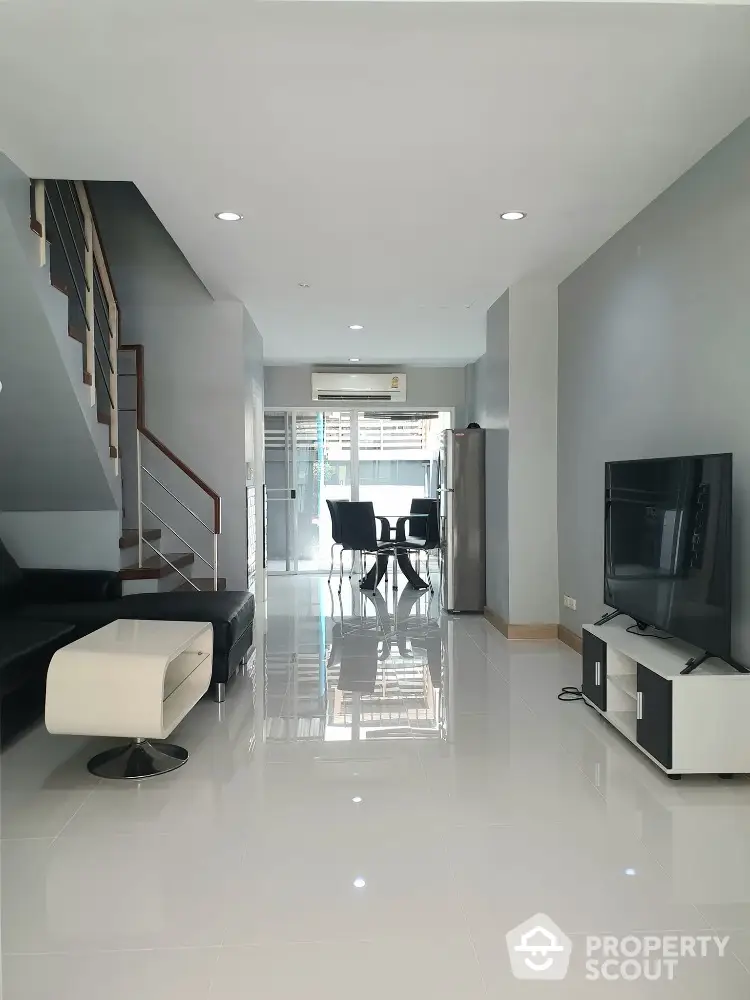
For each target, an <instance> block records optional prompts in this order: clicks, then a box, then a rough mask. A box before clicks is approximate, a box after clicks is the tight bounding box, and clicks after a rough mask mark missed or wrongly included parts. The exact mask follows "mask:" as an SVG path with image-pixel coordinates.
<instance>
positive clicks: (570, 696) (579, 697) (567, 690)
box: [557, 685, 583, 701]
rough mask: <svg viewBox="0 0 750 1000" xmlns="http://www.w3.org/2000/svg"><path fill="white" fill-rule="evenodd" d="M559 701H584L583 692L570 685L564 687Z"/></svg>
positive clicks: (558, 698) (558, 697)
mask: <svg viewBox="0 0 750 1000" xmlns="http://www.w3.org/2000/svg"><path fill="white" fill-rule="evenodd" d="M557 700H558V701H583V691H581V689H580V688H577V687H572V686H571V685H568V686H567V687H564V688H563V689H562V691H561V692H560V694H559V695H558V696H557Z"/></svg>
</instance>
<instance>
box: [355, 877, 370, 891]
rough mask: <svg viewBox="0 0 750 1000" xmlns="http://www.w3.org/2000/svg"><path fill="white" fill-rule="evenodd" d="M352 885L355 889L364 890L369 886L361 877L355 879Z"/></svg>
mask: <svg viewBox="0 0 750 1000" xmlns="http://www.w3.org/2000/svg"><path fill="white" fill-rule="evenodd" d="M352 884H353V886H354V888H355V889H364V887H365V886H366V885H367V882H365V880H364V879H363V878H361V877H360V878H355V880H354V882H353V883H352Z"/></svg>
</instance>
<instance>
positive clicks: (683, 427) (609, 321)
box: [558, 122, 750, 663]
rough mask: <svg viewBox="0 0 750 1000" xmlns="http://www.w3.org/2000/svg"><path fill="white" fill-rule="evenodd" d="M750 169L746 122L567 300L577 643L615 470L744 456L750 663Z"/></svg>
mask: <svg viewBox="0 0 750 1000" xmlns="http://www.w3.org/2000/svg"><path fill="white" fill-rule="evenodd" d="M749 165H750V122H746V123H745V124H743V125H742V126H741V127H740V128H739V129H737V130H736V131H735V132H734V133H733V134H732V135H731V136H729V138H727V139H726V140H725V141H724V142H722V143H721V144H720V145H719V146H717V147H716V148H715V149H713V150H712V151H711V152H710V153H709V154H708V155H707V156H705V157H704V158H703V159H702V160H701V161H700V162H699V163H698V164H697V165H696V166H695V167H693V168H692V169H691V170H690V171H688V172H687V173H686V174H685V175H684V176H683V177H681V178H680V179H679V180H678V181H677V182H676V183H675V184H674V185H673V186H672V187H671V188H669V189H668V190H667V191H666V192H665V193H664V194H663V195H661V196H660V197H659V198H658V199H657V200H656V201H655V202H653V203H652V204H651V205H650V206H649V207H648V208H647V209H646V210H645V211H644V212H642V213H641V214H640V215H639V216H637V217H636V218H635V219H634V220H633V221H632V222H631V223H629V224H628V225H627V226H626V227H625V228H624V229H622V230H621V231H620V232H619V233H617V234H616V235H615V236H614V237H613V238H612V239H611V240H609V242H608V243H606V244H605V245H604V246H603V247H602V248H601V249H600V250H599V251H598V252H597V253H596V254H594V256H593V257H591V258H590V259H589V260H588V261H586V263H585V264H583V265H582V266H581V267H580V268H579V269H578V270H577V271H575V272H574V273H573V274H572V275H571V276H570V277H569V278H568V279H567V280H566V281H565V282H564V283H563V284H562V285H561V286H560V290H559V385H558V388H559V412H558V417H559V425H558V442H559V479H558V528H559V557H560V561H559V566H560V591H561V607H560V620H561V622H562V623H563V624H564V625H566V626H567V627H568V628H571V629H574V630H575V631H580V627H581V625H582V624H584V623H586V622H590V621H592V620H594V619H596V618H597V616H598V615H599V614H600V613H601V612H602V611H603V606H602V601H601V593H602V561H603V532H602V520H603V491H604V463H605V461H606V460H608V459H625V458H642V457H654V456H659V455H680V454H696V453H706V452H718V451H731V452H733V453H734V542H735V544H734V560H735V562H734V597H733V599H734V655H735V656H736V657H737V658H739V659H742V660H744V661H746V662H749V663H750V608H749V607H748V594H749V592H750V433H748V427H749V426H750V270H749V268H750V172H749V170H750V167H749ZM562 593H567V594H570V595H571V596H572V597H575V598H576V600H577V602H578V608H577V611H575V612H573V611H569V610H568V609H567V608H564V607H562Z"/></svg>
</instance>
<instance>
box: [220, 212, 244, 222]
mask: <svg viewBox="0 0 750 1000" xmlns="http://www.w3.org/2000/svg"><path fill="white" fill-rule="evenodd" d="M214 218H215V219H218V220H219V221H220V222H239V221H240V219H241V218H242V216H241V215H240V214H239V212H217V213H216V215H215V216H214Z"/></svg>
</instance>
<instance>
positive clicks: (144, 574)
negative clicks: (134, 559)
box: [120, 552, 195, 580]
mask: <svg viewBox="0 0 750 1000" xmlns="http://www.w3.org/2000/svg"><path fill="white" fill-rule="evenodd" d="M165 556H166V558H167V559H169V562H171V563H172V564H173V565H174V566H176V567H177V569H184V568H185V567H186V566H192V564H193V563H194V562H195V556H194V555H193V553H192V552H166V553H165ZM170 573H174V570H173V569H172V566H170V565H169V563H166V562H165V561H164V560H163V559H162V558H161V556H159V555H157V554H156V553H154V554H153V555H151V556H149V557H148V559H144V560H143V565H142V566H125V567H124V569H121V570H120V579H121V580H162V579H163V578H164V577H165V576H169V575H170Z"/></svg>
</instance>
